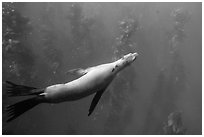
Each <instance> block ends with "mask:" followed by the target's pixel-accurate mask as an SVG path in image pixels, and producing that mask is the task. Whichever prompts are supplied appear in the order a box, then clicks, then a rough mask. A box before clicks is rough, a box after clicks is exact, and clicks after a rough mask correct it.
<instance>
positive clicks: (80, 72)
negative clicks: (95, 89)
mask: <svg viewBox="0 0 204 137" xmlns="http://www.w3.org/2000/svg"><path fill="white" fill-rule="evenodd" d="M86 73H87V70H86V69H82V68H76V69H72V70H68V71H67V72H66V74H73V75H77V76H83V75H85V74H86Z"/></svg>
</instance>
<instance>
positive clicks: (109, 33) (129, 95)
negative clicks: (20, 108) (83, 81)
mask: <svg viewBox="0 0 204 137" xmlns="http://www.w3.org/2000/svg"><path fill="white" fill-rule="evenodd" d="M2 29H3V30H2V81H3V83H2V88H3V90H2V134H26V135H29V134H31V135H33V134H34V135H35V134H37V135H38V134H48V135H49V134H68V135H75V134H80V135H84V134H88V135H90V134H95V135H96V134H97V135H98V134H105V135H106V134H115V135H124V134H126V135H129V134H136V135H137V134H150V135H151V134H202V3H198V2H197V3H141V2H140V3H22V2H21V3H5V2H3V3H2ZM129 52H138V54H139V56H138V58H137V59H136V60H135V62H133V63H132V64H131V66H129V67H127V68H125V70H123V71H121V72H120V73H119V74H118V75H117V77H116V78H115V79H114V81H113V82H112V83H111V84H110V85H109V87H108V89H107V90H106V92H105V93H104V94H103V95H102V97H101V99H100V101H99V103H98V105H97V106H96V108H95V110H94V112H93V114H92V115H91V116H89V117H88V109H89V106H90V103H91V101H92V98H93V95H91V96H88V97H86V98H83V99H81V100H78V101H73V102H64V103H60V104H40V105H38V106H36V107H34V108H33V109H31V110H29V111H28V112H26V113H24V114H22V115H21V116H19V117H18V118H17V119H15V120H13V121H10V122H6V119H7V112H6V109H5V108H6V106H8V105H10V104H13V103H16V102H18V101H20V100H23V99H25V98H27V97H8V96H7V93H6V87H5V83H4V81H6V80H9V81H12V82H14V83H17V84H22V85H28V86H32V87H41V88H43V87H46V86H49V85H52V84H56V83H65V82H69V81H72V80H74V79H75V78H76V77H74V76H72V75H71V76H69V75H65V72H66V71H67V70H70V69H74V68H87V67H90V66H95V65H99V64H103V63H107V62H112V61H115V60H116V59H119V58H120V57H121V56H122V55H124V54H127V53H129Z"/></svg>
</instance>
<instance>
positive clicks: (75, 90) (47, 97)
mask: <svg viewBox="0 0 204 137" xmlns="http://www.w3.org/2000/svg"><path fill="white" fill-rule="evenodd" d="M137 56H138V54H137V53H129V54H127V55H124V56H123V57H122V58H121V59H119V60H117V61H115V62H112V63H107V64H102V65H98V66H94V67H90V68H87V69H81V68H78V69H73V70H69V71H67V72H66V73H67V74H69V73H72V74H77V75H79V76H81V77H79V78H78V79H76V80H73V81H71V82H68V83H65V84H56V85H52V86H48V87H46V88H41V89H38V88H34V87H28V86H24V85H17V84H14V83H12V82H9V81H6V84H7V89H8V90H7V91H8V94H9V95H10V96H27V95H35V96H34V97H32V98H30V99H27V100H23V101H21V102H18V103H16V104H13V105H11V106H8V107H7V110H8V112H9V118H8V120H7V121H11V120H13V119H15V118H16V117H18V116H19V115H21V114H23V113H24V112H26V111H27V110H29V109H31V108H33V107H34V106H36V105H38V104H40V103H60V102H65V101H74V100H78V99H81V98H83V97H86V96H89V95H91V94H94V93H96V94H95V96H94V98H93V100H92V102H91V106H90V108H89V113H88V116H89V115H91V113H92V112H93V110H94V108H95V107H96V105H97V103H98V101H99V99H100V98H101V96H102V94H103V92H104V91H105V90H106V88H107V87H108V85H109V84H110V83H111V81H112V80H113V79H114V77H115V76H116V74H117V73H118V72H119V71H121V70H122V69H124V68H125V67H126V66H128V65H130V64H131V63H132V62H133V61H134V60H135V59H136V57H137Z"/></svg>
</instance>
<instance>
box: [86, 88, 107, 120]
mask: <svg viewBox="0 0 204 137" xmlns="http://www.w3.org/2000/svg"><path fill="white" fill-rule="evenodd" d="M105 90H106V87H105V88H103V89H102V90H99V91H98V92H96V95H95V96H94V98H93V100H92V102H91V106H90V108H89V114H88V116H90V115H91V113H92V112H93V111H94V109H95V107H96V105H97V104H98V101H99V100H100V98H101V96H102V94H103V92H104V91H105Z"/></svg>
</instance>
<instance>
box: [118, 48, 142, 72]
mask: <svg viewBox="0 0 204 137" xmlns="http://www.w3.org/2000/svg"><path fill="white" fill-rule="evenodd" d="M137 56H138V53H137V52H135V53H129V54H127V55H124V56H123V57H122V58H121V59H119V60H117V61H116V63H115V64H116V65H115V68H114V69H116V68H118V70H121V69H123V68H125V67H126V66H128V65H130V64H131V63H132V62H133V61H135V59H136V58H137Z"/></svg>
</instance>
